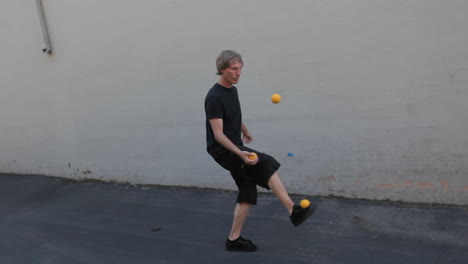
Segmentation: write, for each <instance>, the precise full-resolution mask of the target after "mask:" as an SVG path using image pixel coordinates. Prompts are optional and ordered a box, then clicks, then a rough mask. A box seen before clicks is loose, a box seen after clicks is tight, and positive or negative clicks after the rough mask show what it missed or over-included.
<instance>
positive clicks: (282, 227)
mask: <svg viewBox="0 0 468 264" xmlns="http://www.w3.org/2000/svg"><path fill="white" fill-rule="evenodd" d="M292 198H293V200H295V201H297V202H299V200H300V199H302V198H308V199H310V200H311V201H312V202H313V203H316V204H317V205H318V209H317V211H316V213H315V214H314V215H313V216H312V217H311V218H310V219H309V220H308V221H307V222H305V223H304V224H303V225H301V226H299V227H297V228H295V227H293V225H292V224H291V223H290V221H289V218H288V216H287V212H286V210H285V209H284V208H283V206H282V205H281V203H280V202H279V201H278V200H277V199H276V198H275V196H274V195H272V194H270V193H264V194H260V195H259V201H258V205H257V206H255V207H253V208H252V209H251V211H250V214H249V217H248V219H247V222H246V224H245V228H244V232H243V236H244V237H247V238H249V239H251V240H253V241H254V242H255V243H256V244H257V245H258V247H259V250H258V251H257V252H253V253H246V252H241V253H238V252H227V251H225V250H224V241H225V239H226V237H227V235H228V233H229V230H230V227H231V222H232V213H233V208H234V206H235V199H236V193H235V192H229V191H220V190H205V189H193V188H180V187H177V188H176V187H162V186H134V185H129V184H118V183H105V182H95V181H74V180H67V179H60V178H53V177H44V176H35V175H11V174H0V263H1V264H10V263H14V264H22V263H25V264H26V263H27V264H31V263H40V264H42V263H44V264H45V263H47V264H50V263H60V264H74V263H100V264H102V263H152V264H156V263H236V264H239V263H325V264H328V263H360V264H362V263H392V264H393V263H414V264H416V263H424V264H427V263H468V208H467V207H460V206H441V205H437V206H433V205H432V206H431V205H424V204H402V203H392V202H378V201H365V200H350V199H339V198H320V197H314V196H294V195H293V196H292Z"/></svg>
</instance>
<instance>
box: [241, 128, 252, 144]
mask: <svg viewBox="0 0 468 264" xmlns="http://www.w3.org/2000/svg"><path fill="white" fill-rule="evenodd" d="M242 134H243V137H242V139H243V140H244V143H246V144H249V143H250V142H252V140H253V137H252V134H250V132H248V131H247V132H242Z"/></svg>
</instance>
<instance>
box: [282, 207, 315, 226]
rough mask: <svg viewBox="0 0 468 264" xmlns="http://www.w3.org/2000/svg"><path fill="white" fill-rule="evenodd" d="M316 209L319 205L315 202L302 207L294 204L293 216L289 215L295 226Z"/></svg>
mask: <svg viewBox="0 0 468 264" xmlns="http://www.w3.org/2000/svg"><path fill="white" fill-rule="evenodd" d="M315 209H317V206H316V205H315V204H311V205H309V207H307V208H302V207H300V206H299V205H296V204H295V205H294V207H293V211H292V214H291V216H290V217H289V218H290V219H291V222H292V223H293V225H294V226H298V225H300V224H302V223H304V221H305V220H306V219H307V218H308V217H309V216H310V215H311V214H313V213H314V211H315Z"/></svg>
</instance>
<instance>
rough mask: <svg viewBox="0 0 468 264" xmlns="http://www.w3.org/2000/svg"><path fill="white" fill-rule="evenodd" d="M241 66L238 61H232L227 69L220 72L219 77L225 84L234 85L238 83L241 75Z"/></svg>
mask: <svg viewBox="0 0 468 264" xmlns="http://www.w3.org/2000/svg"><path fill="white" fill-rule="evenodd" d="M242 66H243V65H242V63H240V62H239V61H234V62H232V63H231V65H230V66H229V67H228V68H226V69H224V70H222V75H221V76H222V77H223V79H224V80H225V81H226V82H228V83H230V84H236V83H238V82H239V78H240V75H241V73H242Z"/></svg>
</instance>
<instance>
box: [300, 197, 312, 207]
mask: <svg viewBox="0 0 468 264" xmlns="http://www.w3.org/2000/svg"><path fill="white" fill-rule="evenodd" d="M300 205H301V207H302V208H307V207H309V206H310V201H309V200H307V199H304V200H302V201H301V203H300Z"/></svg>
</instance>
